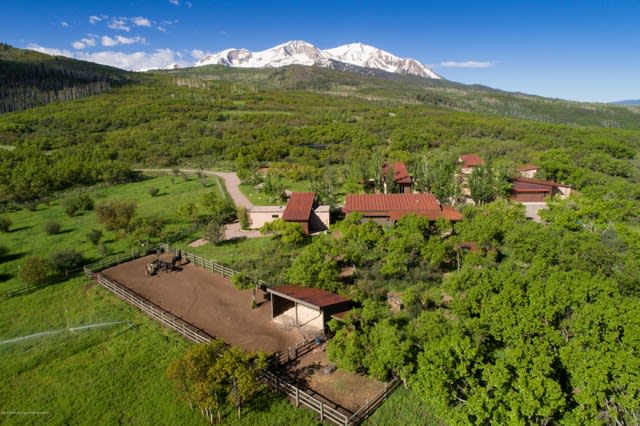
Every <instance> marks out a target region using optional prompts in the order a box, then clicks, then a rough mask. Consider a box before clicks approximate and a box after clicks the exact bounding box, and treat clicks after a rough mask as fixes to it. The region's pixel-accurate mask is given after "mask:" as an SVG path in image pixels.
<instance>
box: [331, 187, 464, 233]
mask: <svg viewBox="0 0 640 426" xmlns="http://www.w3.org/2000/svg"><path fill="white" fill-rule="evenodd" d="M342 210H343V211H344V212H345V213H347V214H348V213H360V214H362V215H363V220H373V221H375V222H378V223H381V224H384V225H387V224H390V223H393V222H396V221H397V220H399V219H400V218H402V217H404V216H406V215H410V214H415V215H417V216H424V217H426V218H428V219H429V220H430V221H436V220H437V219H440V218H444V219H447V220H450V221H452V222H457V221H461V220H462V214H460V212H458V211H457V210H456V209H454V208H453V207H451V206H445V205H441V204H440V203H439V202H438V200H437V199H436V197H435V196H434V195H433V194H429V193H422V194H350V195H347V197H346V201H345V205H344V207H343V208H342Z"/></svg>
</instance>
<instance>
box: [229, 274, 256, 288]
mask: <svg viewBox="0 0 640 426" xmlns="http://www.w3.org/2000/svg"><path fill="white" fill-rule="evenodd" d="M231 282H232V283H233V285H234V286H236V288H239V289H243V290H246V289H249V288H254V287H255V286H256V283H255V281H254V280H253V278H251V277H250V276H249V275H247V274H246V273H245V272H238V273H237V274H235V275H234V276H232V277H231Z"/></svg>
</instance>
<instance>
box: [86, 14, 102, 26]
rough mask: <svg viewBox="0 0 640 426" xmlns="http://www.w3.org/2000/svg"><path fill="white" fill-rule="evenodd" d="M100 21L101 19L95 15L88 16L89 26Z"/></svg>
mask: <svg viewBox="0 0 640 426" xmlns="http://www.w3.org/2000/svg"><path fill="white" fill-rule="evenodd" d="M100 21H102V18H101V17H99V16H96V15H91V16H89V23H90V24H95V23H96V22H100Z"/></svg>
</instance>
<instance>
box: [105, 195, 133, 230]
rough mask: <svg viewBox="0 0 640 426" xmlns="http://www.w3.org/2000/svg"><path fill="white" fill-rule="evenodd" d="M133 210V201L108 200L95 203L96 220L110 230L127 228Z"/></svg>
mask: <svg viewBox="0 0 640 426" xmlns="http://www.w3.org/2000/svg"><path fill="white" fill-rule="evenodd" d="M135 212H136V203H135V202H134V201H125V200H110V201H105V202H104V203H100V204H97V205H96V213H97V214H98V221H99V222H100V223H102V224H104V226H106V227H107V229H109V230H111V231H118V230H124V229H127V228H128V227H129V225H130V223H131V220H132V219H133V215H134V214H135Z"/></svg>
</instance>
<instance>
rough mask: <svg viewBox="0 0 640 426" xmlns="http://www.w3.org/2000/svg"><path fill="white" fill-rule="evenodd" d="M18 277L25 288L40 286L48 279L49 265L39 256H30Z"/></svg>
mask: <svg viewBox="0 0 640 426" xmlns="http://www.w3.org/2000/svg"><path fill="white" fill-rule="evenodd" d="M18 275H19V276H20V279H21V280H22V281H23V282H24V283H25V284H26V285H27V286H32V285H35V286H38V285H42V284H45V283H46V282H47V279H48V277H49V265H48V264H47V262H46V261H45V260H44V259H43V258H41V257H40V256H31V257H28V258H27V259H26V260H25V262H24V263H23V264H22V266H21V267H20V272H19V273H18Z"/></svg>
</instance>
